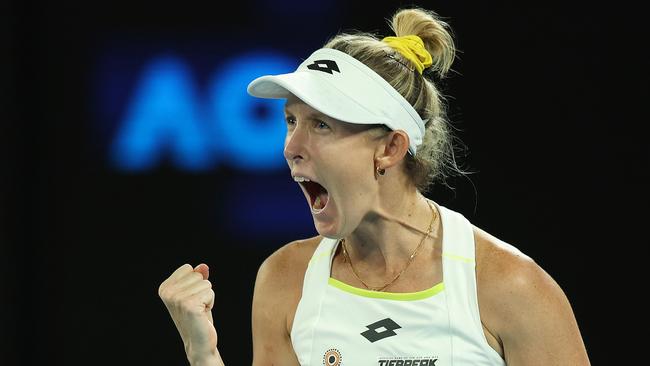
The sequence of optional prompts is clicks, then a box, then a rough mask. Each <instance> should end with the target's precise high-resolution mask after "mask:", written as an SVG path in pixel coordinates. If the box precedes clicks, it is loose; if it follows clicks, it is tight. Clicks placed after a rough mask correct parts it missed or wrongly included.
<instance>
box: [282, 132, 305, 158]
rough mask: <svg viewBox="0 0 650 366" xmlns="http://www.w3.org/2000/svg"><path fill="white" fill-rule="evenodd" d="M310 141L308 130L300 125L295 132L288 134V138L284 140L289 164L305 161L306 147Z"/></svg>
mask: <svg viewBox="0 0 650 366" xmlns="http://www.w3.org/2000/svg"><path fill="white" fill-rule="evenodd" d="M308 139H309V136H308V133H307V131H306V129H305V128H303V127H301V126H300V124H298V125H297V126H296V128H294V129H293V131H291V132H288V133H287V137H286V138H285V140H284V158H285V159H287V161H288V162H291V161H296V160H297V159H304V158H305V157H306V154H305V145H306V143H307V141H308Z"/></svg>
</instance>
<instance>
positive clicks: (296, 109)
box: [284, 95, 334, 120]
mask: <svg viewBox="0 0 650 366" xmlns="http://www.w3.org/2000/svg"><path fill="white" fill-rule="evenodd" d="M284 110H285V112H293V113H307V114H309V115H313V116H320V117H327V118H329V119H332V120H334V118H332V117H329V116H328V115H326V114H324V113H321V112H319V111H318V110H317V109H315V108H312V107H311V106H310V105H309V104H307V103H305V102H303V101H302V99H299V98H297V97H295V96H293V95H290V96H289V97H287V102H286V103H285V104H284Z"/></svg>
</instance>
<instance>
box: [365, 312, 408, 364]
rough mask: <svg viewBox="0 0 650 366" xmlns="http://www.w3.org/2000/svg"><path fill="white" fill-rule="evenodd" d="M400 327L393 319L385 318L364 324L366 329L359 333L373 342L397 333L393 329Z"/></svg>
mask: <svg viewBox="0 0 650 366" xmlns="http://www.w3.org/2000/svg"><path fill="white" fill-rule="evenodd" d="M401 327H402V326H401V325H399V324H397V323H395V321H394V320H393V319H391V318H386V319H382V320H380V321H376V322H374V323H372V324H368V325H366V328H368V330H366V331H365V332H363V333H361V335H362V336H363V337H364V338H366V339H367V340H369V341H370V343H375V342H377V341H379V340H382V339H384V338H388V337H392V336H394V335H397V333H395V330H396V329H400V328H401ZM391 366H392V365H391Z"/></svg>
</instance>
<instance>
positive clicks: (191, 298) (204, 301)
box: [158, 264, 223, 366]
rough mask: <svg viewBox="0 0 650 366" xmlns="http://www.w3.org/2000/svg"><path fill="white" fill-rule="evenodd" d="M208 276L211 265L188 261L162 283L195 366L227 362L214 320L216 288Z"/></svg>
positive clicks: (161, 292) (160, 290) (161, 291)
mask: <svg viewBox="0 0 650 366" xmlns="http://www.w3.org/2000/svg"><path fill="white" fill-rule="evenodd" d="M208 276H209V269H208V266H207V265H205V264H200V265H198V266H197V267H196V268H193V267H192V266H191V265H189V264H184V265H182V266H180V267H179V268H178V269H176V271H174V273H172V274H171V276H169V277H168V278H167V279H166V280H165V281H163V283H162V284H160V286H159V287H158V295H159V296H160V298H161V299H162V301H163V302H164V303H165V306H166V307H167V310H168V311H169V314H170V315H171V317H172V320H173V321H174V324H175V325H176V329H178V332H179V333H180V335H181V339H182V340H183V345H184V346H185V353H186V354H187V360H188V361H189V362H190V365H192V366H208V365H209V366H223V361H222V360H221V356H220V355H219V351H218V350H217V331H216V329H215V328H214V325H213V324H212V306H213V305H214V291H212V284H211V283H210V281H208Z"/></svg>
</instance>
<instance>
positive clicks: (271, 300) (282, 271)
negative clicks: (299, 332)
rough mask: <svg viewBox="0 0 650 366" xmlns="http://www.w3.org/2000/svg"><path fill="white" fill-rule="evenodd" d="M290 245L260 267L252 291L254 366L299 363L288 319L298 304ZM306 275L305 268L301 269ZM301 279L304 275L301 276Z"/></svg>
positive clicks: (292, 365)
mask: <svg viewBox="0 0 650 366" xmlns="http://www.w3.org/2000/svg"><path fill="white" fill-rule="evenodd" d="M292 245H295V244H293V243H292V244H288V245H287V246H284V247H283V248H280V249H279V250H278V251H276V252H275V253H273V254H272V255H271V256H269V257H268V258H267V259H266V260H265V261H264V262H263V263H262V265H261V266H260V268H259V270H258V272H257V278H256V280H255V291H254V293H253V312H252V325H253V366H269V365H282V366H300V363H299V362H298V359H297V358H296V355H295V352H294V350H293V346H292V344H291V338H290V335H289V328H288V322H287V318H288V316H289V314H290V313H293V312H292V311H290V309H291V307H292V306H293V307H295V303H296V301H295V299H296V291H295V290H296V286H302V281H299V282H300V283H297V281H296V280H297V279H298V278H297V275H301V274H300V272H299V271H298V272H297V271H296V269H297V268H296V267H298V266H296V265H295V263H293V264H294V265H292V262H295V256H294V255H292V253H291V252H292V251H293V250H292V249H293V248H291V246H292ZM302 274H304V271H303V272H302ZM300 279H302V277H300Z"/></svg>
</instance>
